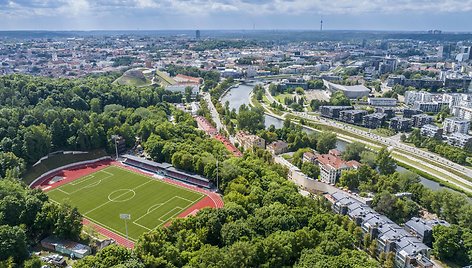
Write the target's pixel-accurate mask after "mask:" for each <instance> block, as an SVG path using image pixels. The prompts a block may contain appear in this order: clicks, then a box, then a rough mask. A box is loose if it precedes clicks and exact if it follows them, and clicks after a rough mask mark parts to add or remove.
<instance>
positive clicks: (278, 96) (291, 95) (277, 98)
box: [274, 93, 295, 104]
mask: <svg viewBox="0 0 472 268" xmlns="http://www.w3.org/2000/svg"><path fill="white" fill-rule="evenodd" d="M293 96H295V94H289V93H284V94H279V95H277V96H274V99H276V100H277V101H278V102H280V103H282V104H283V103H285V102H284V100H285V98H286V97H289V98H292V99H293Z"/></svg>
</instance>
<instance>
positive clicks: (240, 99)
mask: <svg viewBox="0 0 472 268" xmlns="http://www.w3.org/2000/svg"><path fill="white" fill-rule="evenodd" d="M253 88H254V84H241V85H239V86H237V87H234V88H232V89H230V90H229V91H228V92H227V93H226V94H225V95H224V96H223V98H222V99H221V102H222V104H223V105H224V104H225V103H226V101H228V102H229V107H230V109H233V108H234V109H236V111H238V110H239V107H240V106H241V105H243V104H246V105H249V95H250V94H251V92H252V89H253ZM270 125H274V126H275V128H282V126H283V120H281V119H278V118H275V117H272V116H269V115H265V126H266V128H267V127H269V126H270ZM305 130H306V131H307V132H309V133H310V132H312V130H309V129H305ZM346 145H347V142H345V141H342V140H338V141H337V142H336V149H338V150H339V151H341V152H342V151H344V150H345V148H346ZM405 170H406V169H405V168H403V167H400V166H398V167H397V171H399V172H403V171H405ZM420 182H421V184H423V185H424V186H426V187H427V188H430V189H432V190H438V189H441V188H446V187H444V186H441V185H440V184H439V183H437V182H435V181H432V180H428V179H426V178H424V177H421V176H420Z"/></svg>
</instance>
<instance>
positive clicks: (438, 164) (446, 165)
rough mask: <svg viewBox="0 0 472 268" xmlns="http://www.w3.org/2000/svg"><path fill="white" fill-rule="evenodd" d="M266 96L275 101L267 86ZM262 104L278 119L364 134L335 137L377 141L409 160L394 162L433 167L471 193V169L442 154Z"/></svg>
mask: <svg viewBox="0 0 472 268" xmlns="http://www.w3.org/2000/svg"><path fill="white" fill-rule="evenodd" d="M266 97H267V98H268V100H269V101H271V102H273V101H277V100H275V99H274V98H273V97H272V96H271V95H270V92H269V91H268V88H266ZM263 106H264V108H265V109H266V112H267V113H268V114H270V115H271V116H274V117H277V118H280V119H282V120H283V119H285V115H286V114H292V115H295V116H298V117H302V118H304V119H307V120H309V121H312V122H315V123H318V124H324V125H327V126H330V127H334V128H338V129H342V130H343V131H345V132H349V133H352V134H355V135H357V136H361V137H365V140H364V139H363V140H360V139H355V138H353V137H349V136H346V135H341V134H339V133H337V134H338V136H339V137H340V138H341V139H344V140H348V141H351V142H352V141H359V142H362V143H364V144H368V145H370V146H373V147H379V146H378V145H376V144H374V143H371V142H368V140H370V141H374V142H376V143H379V144H382V145H384V146H387V147H389V149H390V150H391V151H393V152H394V153H395V154H397V155H398V156H401V157H402V158H405V159H407V160H408V162H406V161H405V160H404V159H399V158H398V157H397V158H396V159H397V161H400V162H404V163H405V164H407V165H410V166H412V167H414V168H416V169H418V170H421V171H423V172H426V173H430V170H428V168H429V169H432V170H434V171H436V172H437V173H439V174H443V175H445V176H447V177H450V178H452V179H454V180H455V181H453V180H447V179H445V178H441V177H440V178H439V179H443V180H445V181H447V182H449V183H451V184H454V185H455V186H457V187H459V188H461V189H464V190H465V191H467V192H472V182H471V181H469V180H468V179H465V178H472V170H470V169H468V168H465V167H463V166H461V165H459V164H457V163H454V162H452V161H450V160H448V159H445V158H444V157H441V156H439V155H436V154H434V153H431V152H428V151H423V150H421V149H418V148H416V147H412V146H410V145H407V144H405V143H402V142H400V141H398V140H395V139H392V138H387V137H382V136H379V135H377V134H374V133H371V132H367V131H364V130H361V129H358V128H355V127H352V126H350V125H347V124H342V123H340V122H337V121H334V120H330V119H326V118H322V117H319V116H317V115H311V114H308V113H306V112H288V113H284V115H282V116H278V115H276V114H274V113H273V112H272V111H271V110H270V108H269V107H267V106H266V105H263ZM412 155H413V156H412ZM415 156H419V157H415ZM394 157H395V155H394ZM422 158H423V159H422ZM425 159H427V160H428V161H425ZM447 169H452V170H454V171H455V172H456V173H459V174H460V175H457V174H455V173H452V172H450V171H449V170H447ZM435 177H438V176H435ZM456 181H457V182H456ZM458 182H460V183H458Z"/></svg>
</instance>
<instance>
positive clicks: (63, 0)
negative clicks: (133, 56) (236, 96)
mask: <svg viewBox="0 0 472 268" xmlns="http://www.w3.org/2000/svg"><path fill="white" fill-rule="evenodd" d="M0 17H1V18H2V24H1V25H0V30H2V31H7V30H8V31H15V30H26V31H37V30H42V31H91V30H103V31H107V30H108V31H109V30H115V31H117V30H123V31H124V30H133V31H136V30H156V29H159V30H183V29H202V30H205V29H206V30H220V29H221V30H245V29H246V30H252V29H253V27H254V25H255V28H256V29H257V30H274V29H276V30H292V29H296V30H317V29H319V28H320V21H321V20H323V29H325V30H334V31H335V30H354V31H372V30H373V31H396V32H397V31H427V30H433V29H437V30H441V31H443V32H471V31H472V20H471V19H470V18H472V0H428V1H425V0H397V1H388V0H371V1H356V0H335V1H333V0H253V1H252V0H211V1H210V0H120V1H116V0H93V1H92V0H34V1H25V0H0Z"/></svg>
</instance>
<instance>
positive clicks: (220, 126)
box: [202, 92, 235, 144]
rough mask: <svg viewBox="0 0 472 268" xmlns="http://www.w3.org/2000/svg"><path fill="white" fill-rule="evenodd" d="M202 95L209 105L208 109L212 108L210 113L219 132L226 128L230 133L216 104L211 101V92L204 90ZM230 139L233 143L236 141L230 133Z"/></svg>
mask: <svg viewBox="0 0 472 268" xmlns="http://www.w3.org/2000/svg"><path fill="white" fill-rule="evenodd" d="M202 95H203V99H204V100H205V102H206V103H207V105H208V109H209V110H210V113H211V118H212V119H213V121H214V122H215V124H216V129H217V130H218V132H220V133H221V130H224V131H225V132H226V133H228V134H229V132H228V129H227V128H226V125H224V124H223V123H221V119H220V115H219V114H218V111H216V108H215V105H213V102H211V96H210V94H209V93H207V92H203V93H202ZM228 139H229V141H230V142H231V143H232V144H234V143H235V138H234V137H233V136H231V135H230V136H229V137H228Z"/></svg>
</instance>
